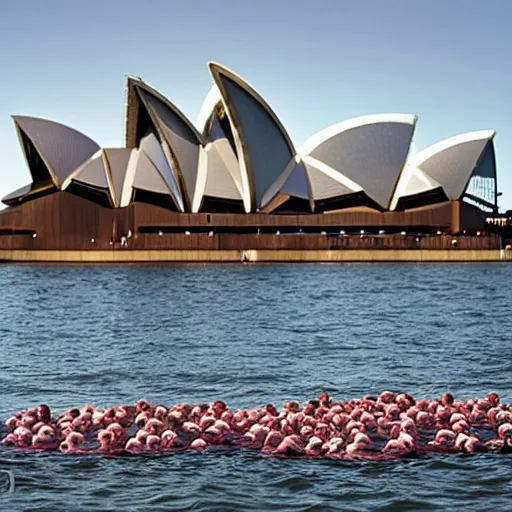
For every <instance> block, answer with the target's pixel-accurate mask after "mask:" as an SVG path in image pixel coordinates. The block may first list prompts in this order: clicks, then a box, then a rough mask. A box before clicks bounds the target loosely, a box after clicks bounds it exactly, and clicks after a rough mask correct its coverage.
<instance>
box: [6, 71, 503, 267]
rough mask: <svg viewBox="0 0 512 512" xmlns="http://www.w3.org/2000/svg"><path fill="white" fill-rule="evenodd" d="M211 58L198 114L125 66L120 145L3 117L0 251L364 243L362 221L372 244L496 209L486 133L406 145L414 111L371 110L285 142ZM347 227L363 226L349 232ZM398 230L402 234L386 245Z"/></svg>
mask: <svg viewBox="0 0 512 512" xmlns="http://www.w3.org/2000/svg"><path fill="white" fill-rule="evenodd" d="M209 70H210V74H211V77H212V80H213V87H212V88H211V90H210V91H209V93H208V94H207V96H206V98H205V99H204V101H203V104H202V106H201V108H200V111H199V114H198V116H197V120H196V124H193V123H192V122H191V121H190V120H189V119H188V118H187V116H186V115H185V114H184V113H183V112H182V111H181V110H180V109H179V108H178V107H177V106H176V105H175V104H174V103H173V102H172V101H170V100H169V99H168V98H166V97H165V96H164V95H163V94H162V93H161V92H159V91H157V90H156V89H154V88H153V87H151V86H150V85H148V84H147V83H146V82H144V81H143V80H142V79H140V78H136V77H133V76H128V77H127V78H126V92H125V102H126V104H125V119H124V135H125V144H124V145H125V146H126V147H120V148H101V147H100V146H99V145H98V144H97V143H96V142H94V141H93V140H92V139H90V138H89V137H87V136H86V135H83V134H81V133H80V132H78V131H76V130H74V129H73V128H70V127H67V126H64V125H62V124H60V123H56V122H54V121H49V120H45V119H37V118H32V117H27V116H14V122H15V128H16V131H17V133H18V137H19V140H20V144H21V146H22V151H23V153H24V155H25V158H26V161H27V165H28V168H29V171H30V175H31V178H32V182H31V183H30V184H29V185H27V186H25V187H22V188H21V189H19V190H17V191H15V192H13V193H11V194H9V195H7V196H6V197H5V198H4V199H3V202H4V203H5V204H7V205H8V208H7V209H5V210H4V211H2V212H1V213H0V251H1V250H2V247H3V248H5V247H8V248H9V249H13V250H14V249H16V248H18V249H20V250H21V249H23V250H24V249H26V248H33V249H38V250H39V249H41V250H53V249H55V250H61V249H62V250H68V249H69V250H74V249H75V248H77V247H78V248H80V250H101V251H105V250H110V249H111V248H114V249H115V248H119V247H123V248H126V247H128V246H129V247H130V248H137V249H140V250H146V249H147V250H153V249H166V250H167V249H168V250H181V249H183V248H187V249H190V250H195V251H203V250H212V251H216V250H221V249H222V250H224V249H225V250H226V251H229V250H242V249H265V250H279V251H281V250H283V251H288V250H292V249H300V250H307V251H315V250H316V249H318V248H323V249H325V250H331V249H339V248H352V249H353V248H356V246H357V247H359V246H361V247H362V246H364V244H365V243H366V242H365V241H364V239H365V237H366V235H367V233H371V234H372V236H377V234H378V236H381V235H382V236H383V237H384V238H383V239H382V240H380V239H379V240H380V241H376V242H371V243H372V244H375V247H377V246H378V247H383V248H386V247H387V248H391V247H393V248H396V247H398V248H404V247H406V246H407V247H408V248H412V249H414V248H417V244H418V243H420V242H421V240H420V237H422V236H424V237H429V236H432V235H435V234H436V233H451V234H455V233H461V232H467V233H475V234H476V233H478V232H482V230H483V229H484V227H485V218H486V216H487V215H488V212H496V211H497V196H498V193H497V188H496V175H497V172H496V158H495V150H494V135H495V132H494V131H481V132H472V133H469V134H463V135H458V136H456V137H452V138H450V139H446V140H444V141H441V142H439V143H436V144H434V145H432V146H431V147H429V148H426V149H424V150H423V151H421V152H419V153H417V154H416V155H411V154H410V148H411V144H412V142H413V138H414V134H415V129H416V125H417V117H416V116H415V115H413V114H403V113H388V114H374V115H365V116H362V117H358V118H354V119H349V120H347V121H343V122H341V123H336V124H334V125H332V126H330V127H327V128H325V129H323V130H320V131H319V132H317V133H315V134H314V135H312V136H311V137H310V138H309V139H307V140H306V141H305V142H304V143H303V144H302V145H300V146H295V145H294V143H293V141H292V140H291V137H290V135H289V134H288V132H287V130H286V128H285V127H284V126H283V124H282V123H281V121H280V120H279V118H278V116H277V115H276V113H275V111H274V110H273V109H272V108H271V107H270V105H269V103H268V102H267V101H266V100H265V99H264V98H263V97H262V96H261V95H260V94H259V93H258V92H256V91H255V90H254V88H253V87H252V86H251V85H249V84H248V83H247V82H246V81H245V80H244V79H243V78H241V77H240V76H239V75H237V74H236V73H234V72H232V71H231V70H229V69H228V68H226V67H224V66H221V65H220V64H217V63H215V62H210V63H209ZM346 233H352V234H353V233H361V234H362V235H363V236H362V237H361V240H360V241H358V242H357V244H356V242H353V241H345V240H344V239H343V236H344V235H345V234H346ZM402 233H406V234H410V235H411V236H414V238H413V239H411V240H408V241H407V242H405V241H403V240H405V239H400V238H399V237H398V238H396V240H395V239H394V241H392V242H389V244H391V245H386V244H388V241H387V240H390V239H386V238H385V236H387V235H388V234H389V236H398V235H399V234H400V235H401V234H402ZM282 234H286V235H289V236H281V235H282ZM300 234H307V235H309V236H308V237H300V236H298V235H300ZM260 235H262V236H260ZM295 235H297V236H295ZM315 237H316V238H315ZM416 237H418V240H420V242H418V241H417V240H416ZM128 239H130V242H129V243H127V240H128ZM436 243H437V242H432V243H431V242H429V243H428V244H426V245H425V247H430V248H432V247H436ZM439 243H440V244H443V243H444V244H445V245H446V243H445V242H439ZM486 243H487V242H486ZM489 243H491V242H489ZM492 243H493V244H494V243H495V242H492ZM353 244H356V245H353ZM378 244H381V245H378ZM393 244H395V245H393ZM429 244H430V245H429ZM432 244H433V245H432ZM478 244H480V245H478ZM478 244H477V245H478V247H480V246H482V247H483V246H484V245H485V244H484V243H483V242H482V243H480V242H478ZM482 244H483V245H482ZM443 247H444V246H443ZM473 247H474V246H473ZM148 257H149V256H148Z"/></svg>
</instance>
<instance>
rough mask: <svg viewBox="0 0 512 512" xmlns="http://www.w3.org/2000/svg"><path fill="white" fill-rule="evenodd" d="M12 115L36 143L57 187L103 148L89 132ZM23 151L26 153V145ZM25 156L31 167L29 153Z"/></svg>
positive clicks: (43, 120) (17, 125)
mask: <svg viewBox="0 0 512 512" xmlns="http://www.w3.org/2000/svg"><path fill="white" fill-rule="evenodd" d="M12 118H13V120H14V122H15V125H16V128H17V130H18V133H19V134H20V137H21V132H23V134H24V135H25V136H26V137H27V138H28V139H30V141H31V142H32V144H33V145H34V147H35V149H36V151H37V152H38V153H39V155H40V157H41V159H42V160H43V162H44V163H45V165H46V167H47V169H48V171H49V173H50V177H51V179H52V181H53V182H54V184H55V186H57V187H60V186H61V185H62V183H63V182H64V180H65V179H66V178H67V177H68V176H69V174H71V172H73V171H74V170H75V169H76V168H77V167H78V166H79V165H81V164H82V163H84V162H85V161H86V160H88V159H89V158H90V157H91V156H92V155H93V154H94V153H96V151H98V150H99V149H100V147H99V146H98V144H96V142H94V141H93V140H92V139H90V138H89V137H87V135H84V134H83V133H81V132H79V131H77V130H75V129H73V128H70V127H69V126H66V125H63V124H60V123H56V122H55V121H49V120H48V119H41V118H37V117H28V116H12ZM22 147H23V144H22ZM23 151H24V153H25V148H23ZM25 158H26V159H27V163H28V165H29V167H30V162H29V159H28V155H27V154H25ZM31 173H32V169H31ZM33 177H34V176H33Z"/></svg>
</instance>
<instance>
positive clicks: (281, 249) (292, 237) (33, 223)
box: [0, 192, 510, 263]
mask: <svg viewBox="0 0 512 512" xmlns="http://www.w3.org/2000/svg"><path fill="white" fill-rule="evenodd" d="M483 229H484V218H483V214H482V212H481V211H479V210H478V209H476V208H474V207H473V206H471V205H468V204H464V203H461V202H457V201H452V202H445V203H440V204H435V205H431V206H428V207H423V208H416V209H414V210H408V211H401V212H377V211H370V210H369V209H365V208H352V209H345V210H340V211H337V212H332V213H328V214H293V215H291V214H286V215H285V214H280V215H276V214H264V213H261V214H258V213H255V214H235V213H231V214H227V213H197V214H186V213H177V212H173V211H170V210H168V209H165V208H162V207H158V206H155V205H150V204H147V203H139V202H133V203H131V204H130V205H129V206H128V207H126V208H105V207H102V206H100V205H97V204H95V203H93V202H91V201H88V200H86V199H84V198H81V197H78V196H75V195H73V194H70V193H68V192H55V193H52V194H49V195H47V196H44V197H40V198H37V199H33V200H31V201H28V202H26V203H23V204H21V205H19V206H13V207H9V208H7V209H5V210H3V211H2V212H0V261H4V262H5V261H10V262H70V263H72V262H76V263H78V262H81V263H88V262H89V263H131V262H133V263H135V262H137V263H151V262H198V263H206V262H231V263H232V262H239V263H240V262H242V263H252V262H254V263H256V262H260V263H269V262H325V263H328V262H358V261H359V262H370V261H379V262H386V261H387V262H394V261H397V262H399V261H404V262H405V261H409V262H421V261H440V262H442V261H446V262H450V261H468V262H469V261H502V260H504V259H505V258H506V257H507V256H508V255H507V254H505V253H508V252H510V251H501V248H502V241H501V238H500V237H499V236H497V235H486V236H479V234H480V235H483V231H480V230H483Z"/></svg>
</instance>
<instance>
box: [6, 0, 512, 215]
mask: <svg viewBox="0 0 512 512" xmlns="http://www.w3.org/2000/svg"><path fill="white" fill-rule="evenodd" d="M1 3H2V6H1V10H0V74H1V77H2V80H1V86H0V91H1V96H0V196H3V195H5V194H7V193H8V192H10V191H11V190H14V189H15V188H17V187H19V186H21V185H24V184H26V183H29V182H30V175H29V172H28V169H27V168H26V165H25V162H24V159H23V154H22V152H21V149H20V147H19V145H18V140H17V137H16V134H15V130H14V126H13V122H12V120H11V119H10V115H11V114H25V115H32V116H40V117H45V118H50V119H53V120H56V121H59V122H62V123H64V124H68V125H70V126H72V127H74V128H76V129H78V130H80V131H83V132H84V133H86V134H87V135H89V136H90V137H91V138H93V139H94V140H96V141H97V142H98V143H99V144H100V145H102V146H107V147H108V146H120V145H121V144H122V140H123V108H124V81H125V75H126V74H133V75H136V76H140V77H142V78H143V79H144V80H146V81H147V82H148V83H149V84H151V85H152V86H154V87H156V88H157V89H159V90H160V91H161V92H163V93H164V94H165V95H166V96H168V97H169V98H170V99H171V101H173V102H174V103H175V104H177V105H178V106H179V107H180V108H181V110H182V111H183V112H184V113H185V114H187V115H188V116H189V117H190V118H191V119H192V120H193V121H194V120H195V118H196V116H197V113H198V111H199V108H200V106H201V103H202V101H203V99H204V97H205V95H206V94H207V92H208V90H209V89H210V86H211V83H212V82H211V78H210V76H209V73H208V69H207V62H208V61H209V60H215V61H218V62H220V63H222V64H224V65H226V66H228V67H229V68H231V69H233V70H234V71H235V72H237V73H238V74H240V75H241V76H243V77H244V78H245V79H246V80H247V81H248V82H249V83H250V84H251V85H252V86H254V87H255V88H256V89H257V90H258V92H260V94H261V95H262V96H264V97H265V98H266V99H267V100H268V102H269V103H270V104H271V105H272V106H273V108H274V109H275V111H276V113H277V114H278V116H279V117H280V118H281V120H282V122H283V124H284V125H285V127H286V128H287V129H288V131H289V133H290V135H291V137H292V139H293V140H294V142H295V143H296V144H297V145H299V144H301V143H302V142H303V141H304V140H305V139H307V138H308V137H309V136H310V135H312V134H313V133H314V132H316V131H318V130H320V129H322V128H324V127H326V126H328V125H330V124H333V123H336V122H339V121H342V120H344V119H347V118H350V117H355V116H360V115H364V114H372V113H382V112H404V113H413V114H417V115H418V116H419V122H418V126H417V129H416V135H415V148H417V150H421V149H423V148H424V147H426V146H427V145H430V144H432V143H434V142H436V141H438V140H440V139H443V138H445V137H449V136H451V135H456V134H459V133H462V132H467V131H474V130H483V129H494V130H496V132H497V136H496V139H495V144H496V155H497V163H498V188H499V190H500V191H502V192H503V197H502V198H501V202H500V205H501V207H502V208H505V209H506V208H512V121H511V117H512V116H511V114H512V102H511V91H512V68H511V66H510V64H511V51H512V30H511V28H510V27H511V20H512V1H511V0H488V1H484V0H428V1H427V0H425V1H421V0H350V1H347V0H315V1H312V0H257V1H256V0H254V1H250V0H216V1H215V2H212V1H206V0H205V1H203V0H194V1H190V0H139V1H134V0H86V1H85V0H84V1H78V0H25V1H23V2H19V1H17V0H2V2H1Z"/></svg>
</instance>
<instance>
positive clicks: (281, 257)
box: [0, 249, 512, 263]
mask: <svg viewBox="0 0 512 512" xmlns="http://www.w3.org/2000/svg"><path fill="white" fill-rule="evenodd" d="M0 261H1V262H20V263H21V262H26V263H30V262H32V263H173V262H174V263H301V262H302V263H308V262H309V263H344V262H346V263H357V262H360V263H369V262H381V263H383V262H390V263H392V262H404V263H405V262H409V263H421V262H440V263H442V262H446V263H449V262H497V261H512V252H510V251H500V250H497V249H494V250H464V249H462V250H451V249H444V250H443V249H441V250H421V249H409V250H408V249H405V250H404V249H394V250H385V249H383V250H379V249H348V250H318V251H312V250H257V249H249V250H244V251H234V250H211V251H208V250H203V251H201V250H200V251H192V250H167V251H166V250H145V251H137V250H133V251H132V250H112V251H51V250H40V251H37V250H18V249H13V250H0Z"/></svg>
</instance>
